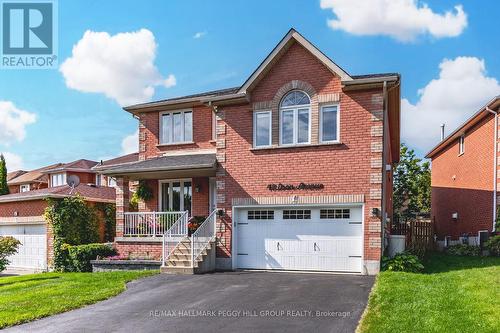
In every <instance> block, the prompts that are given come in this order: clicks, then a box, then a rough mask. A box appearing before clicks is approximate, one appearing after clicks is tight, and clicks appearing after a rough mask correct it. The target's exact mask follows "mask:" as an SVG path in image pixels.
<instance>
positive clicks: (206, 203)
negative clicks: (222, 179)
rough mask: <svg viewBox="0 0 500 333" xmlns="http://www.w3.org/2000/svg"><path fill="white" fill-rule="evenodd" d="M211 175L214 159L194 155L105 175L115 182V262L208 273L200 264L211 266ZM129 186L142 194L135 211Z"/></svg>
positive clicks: (148, 162) (213, 201) (213, 212)
mask: <svg viewBox="0 0 500 333" xmlns="http://www.w3.org/2000/svg"><path fill="white" fill-rule="evenodd" d="M215 170H216V160H215V154H196V155H178V156H164V157H159V158H154V159H149V160H145V161H140V162H135V163H131V164H128V165H125V166H122V167H119V168H116V169H111V170H109V171H107V173H108V175H110V176H113V177H115V178H116V180H117V196H116V211H117V217H116V237H115V246H116V248H117V250H118V252H119V255H120V257H122V258H128V259H132V260H157V261H161V263H162V270H165V271H167V272H185V273H187V272H195V271H200V270H203V271H206V270H210V269H213V268H214V265H208V267H205V266H207V264H205V263H206V262H209V263H210V262H215V230H216V229H215V223H216V219H217V214H216V186H215ZM134 183H135V185H134V186H137V184H139V185H138V186H139V187H140V190H141V191H139V192H142V193H147V194H148V195H147V196H141V197H140V198H139V202H138V205H137V207H135V208H134V207H132V206H131V205H130V199H131V197H132V195H133V193H134V191H133V189H132V190H131V187H132V186H131V184H134ZM136 191H137V188H136ZM196 225H198V226H199V227H198V228H197V229H196V230H195V226H196ZM212 257H213V260H212Z"/></svg>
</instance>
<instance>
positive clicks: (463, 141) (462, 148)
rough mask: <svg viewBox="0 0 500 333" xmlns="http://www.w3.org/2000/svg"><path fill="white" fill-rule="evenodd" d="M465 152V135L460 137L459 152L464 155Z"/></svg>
mask: <svg viewBox="0 0 500 333" xmlns="http://www.w3.org/2000/svg"><path fill="white" fill-rule="evenodd" d="M464 152H465V135H462V136H460V138H458V154H459V155H462V154H463V153H464Z"/></svg>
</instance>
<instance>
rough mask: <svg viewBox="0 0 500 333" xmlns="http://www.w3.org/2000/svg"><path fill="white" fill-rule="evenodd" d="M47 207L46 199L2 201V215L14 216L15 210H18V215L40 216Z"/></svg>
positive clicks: (0, 212)
mask: <svg viewBox="0 0 500 333" xmlns="http://www.w3.org/2000/svg"><path fill="white" fill-rule="evenodd" d="M46 207H47V202H45V201H44V200H29V201H18V202H0V217H12V216H14V212H18V216H40V215H43V212H44V210H45V208H46Z"/></svg>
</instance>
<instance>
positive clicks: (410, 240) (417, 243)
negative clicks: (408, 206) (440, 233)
mask: <svg viewBox="0 0 500 333" xmlns="http://www.w3.org/2000/svg"><path fill="white" fill-rule="evenodd" d="M391 235H405V236H406V248H407V249H420V250H424V251H426V250H431V249H432V248H433V247H434V221H432V220H431V219H422V218H418V219H411V220H409V221H406V222H404V223H396V224H393V225H391Z"/></svg>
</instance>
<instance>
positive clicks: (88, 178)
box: [66, 172, 95, 184]
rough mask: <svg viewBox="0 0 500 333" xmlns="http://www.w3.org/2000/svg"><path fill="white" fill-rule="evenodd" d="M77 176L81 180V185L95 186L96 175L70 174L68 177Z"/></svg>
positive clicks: (85, 173) (84, 173) (87, 173)
mask: <svg viewBox="0 0 500 333" xmlns="http://www.w3.org/2000/svg"><path fill="white" fill-rule="evenodd" d="M71 175H75V176H78V178H80V183H81V184H95V173H89V172H68V173H67V175H66V176H67V177H69V176H71Z"/></svg>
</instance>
